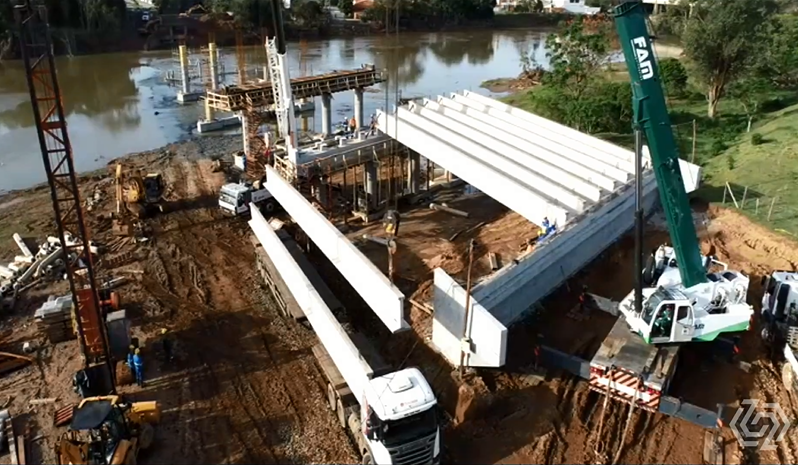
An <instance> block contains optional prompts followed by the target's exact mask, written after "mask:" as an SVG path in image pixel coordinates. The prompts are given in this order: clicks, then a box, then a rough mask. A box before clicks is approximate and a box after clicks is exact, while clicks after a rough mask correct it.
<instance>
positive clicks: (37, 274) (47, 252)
mask: <svg viewBox="0 0 798 465" xmlns="http://www.w3.org/2000/svg"><path fill="white" fill-rule="evenodd" d="M14 241H15V242H16V243H17V245H18V246H19V249H20V251H21V252H22V255H17V256H16V257H14V260H13V261H12V262H10V263H9V264H8V265H7V266H2V265H0V296H5V295H11V294H15V295H16V294H19V293H20V292H23V291H24V290H26V289H27V288H28V287H29V286H32V285H33V284H36V283H38V282H40V281H42V280H44V279H63V278H62V277H63V270H64V264H65V262H64V257H63V253H62V250H61V240H60V239H59V238H57V237H54V236H49V237H48V238H47V239H46V240H45V241H42V243H40V244H39V245H38V250H37V251H36V253H35V254H34V253H33V252H31V250H30V248H29V247H28V245H27V244H26V243H25V241H24V240H23V239H22V237H21V236H20V235H19V234H16V233H15V234H14ZM66 243H67V245H68V246H73V245H77V244H78V242H77V241H76V240H75V238H73V237H72V235H70V234H69V233H66ZM89 249H90V252H91V253H92V254H96V253H97V252H98V249H97V247H96V246H95V245H90V246H89ZM79 251H80V248H79V247H78V248H76V249H75V252H73V253H72V254H71V255H73V256H70V257H68V258H69V259H70V260H74V259H75V258H76V257H75V256H74V253H77V252H79Z"/></svg>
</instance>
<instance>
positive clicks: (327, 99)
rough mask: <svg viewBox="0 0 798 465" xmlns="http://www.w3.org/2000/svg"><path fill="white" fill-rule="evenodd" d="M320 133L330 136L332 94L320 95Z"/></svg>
mask: <svg viewBox="0 0 798 465" xmlns="http://www.w3.org/2000/svg"><path fill="white" fill-rule="evenodd" d="M321 132H322V134H324V135H330V134H332V94H321Z"/></svg>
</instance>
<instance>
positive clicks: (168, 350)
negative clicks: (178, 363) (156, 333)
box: [161, 328, 174, 362]
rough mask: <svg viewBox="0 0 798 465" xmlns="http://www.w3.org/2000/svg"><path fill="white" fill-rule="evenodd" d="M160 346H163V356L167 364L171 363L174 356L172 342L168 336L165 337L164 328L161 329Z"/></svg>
mask: <svg viewBox="0 0 798 465" xmlns="http://www.w3.org/2000/svg"><path fill="white" fill-rule="evenodd" d="M161 344H162V345H163V356H164V359H165V360H166V361H167V362H171V361H173V360H174V354H173V353H172V341H171V340H170V338H169V336H168V335H167V331H166V328H163V329H161Z"/></svg>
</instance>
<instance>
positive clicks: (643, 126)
mask: <svg viewBox="0 0 798 465" xmlns="http://www.w3.org/2000/svg"><path fill="white" fill-rule="evenodd" d="M613 15H614V17H615V23H616V26H617V30H618V36H619V39H620V43H621V47H622V48H623V54H624V58H625V60H626V64H627V67H628V69H629V76H630V77H631V83H632V94H633V104H634V113H635V114H634V121H635V122H634V124H635V132H636V134H637V135H638V138H639V135H640V134H641V133H645V136H646V139H647V141H648V147H649V151H650V153H651V163H652V168H653V171H654V175H655V177H656V179H657V187H658V189H659V196H660V202H661V203H662V208H663V210H664V212H665V218H666V220H667V224H668V231H669V233H670V237H671V241H672V243H673V247H667V246H662V247H660V248H659V249H658V250H657V251H656V252H655V253H654V254H653V256H652V259H651V260H650V261H649V269H647V270H646V271H645V272H643V270H642V266H641V261H642V258H641V254H640V250H639V249H640V246H639V244H641V243H642V232H641V231H642V222H643V220H642V212H640V211H639V209H638V218H637V231H636V232H637V238H636V239H637V240H636V242H637V244H638V250H637V251H636V252H637V263H638V278H637V280H636V282H637V285H636V289H635V291H634V292H632V293H630V294H629V295H628V296H627V297H626V298H625V299H623V300H622V301H621V302H620V303H619V304H618V305H617V311H618V312H620V314H622V315H623V316H624V317H625V320H626V323H627V324H628V325H629V327H630V328H631V329H632V331H633V332H635V333H638V334H640V335H641V336H642V337H643V339H644V340H645V341H646V342H647V343H654V344H659V343H680V342H690V341H712V340H714V339H715V338H717V337H718V336H719V335H720V334H722V333H727V332H738V331H744V330H747V329H748V327H749V324H750V321H751V315H752V314H753V309H752V307H751V306H750V305H748V303H747V302H746V298H747V295H748V284H749V278H748V277H747V276H745V275H743V274H742V273H739V272H735V271H730V270H729V269H728V267H726V266H725V265H723V264H722V263H720V262H715V264H717V265H720V266H721V268H722V269H721V270H720V271H719V272H715V273H709V270H710V268H711V265H712V264H713V261H712V260H710V259H708V258H707V257H702V256H701V252H700V249H699V246H698V238H697V235H696V229H695V225H694V224H693V216H692V211H691V209H690V203H689V200H688V198H687V193H686V192H685V189H684V181H683V179H682V175H681V171H680V169H679V150H678V147H677V144H676V140H675V138H674V135H673V129H672V126H671V121H670V116H669V115H668V108H667V105H666V102H665V95H664V92H663V90H662V84H661V79H660V74H659V67H658V65H657V62H656V60H655V57H654V50H653V47H652V43H651V37H650V36H649V34H648V28H647V24H646V14H645V11H644V10H643V4H642V3H641V2H639V1H631V2H626V3H622V4H620V5H619V6H617V7H615V9H614V11H613ZM638 145H640V144H638ZM639 152H640V151H639V150H638V155H637V157H638V159H639V158H640V153H639ZM638 164H639V161H638ZM639 178H640V176H638V179H639ZM641 281H644V282H641ZM643 285H646V286H649V287H647V288H643Z"/></svg>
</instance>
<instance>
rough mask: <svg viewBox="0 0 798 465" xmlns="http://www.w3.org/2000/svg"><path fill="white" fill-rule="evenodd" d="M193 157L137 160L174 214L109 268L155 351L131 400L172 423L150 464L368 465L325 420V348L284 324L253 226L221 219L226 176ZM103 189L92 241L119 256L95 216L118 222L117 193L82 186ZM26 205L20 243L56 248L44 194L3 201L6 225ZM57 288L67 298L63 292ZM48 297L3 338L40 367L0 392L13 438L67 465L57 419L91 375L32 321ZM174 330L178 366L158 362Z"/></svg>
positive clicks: (15, 320)
mask: <svg viewBox="0 0 798 465" xmlns="http://www.w3.org/2000/svg"><path fill="white" fill-rule="evenodd" d="M178 148H182V149H185V147H178ZM181 151H185V150H175V151H172V152H170V153H157V154H151V155H149V156H144V157H140V158H139V159H137V160H136V161H137V163H138V164H140V165H141V166H146V167H147V168H146V169H149V170H151V171H154V170H158V171H160V172H162V173H163V174H164V175H165V177H166V180H167V182H168V183H169V185H170V186H171V192H170V193H169V198H170V199H172V200H174V201H173V202H172V204H171V206H170V210H174V211H171V212H169V213H167V214H165V215H162V216H160V217H157V218H154V219H151V220H148V221H149V222H150V224H151V226H152V230H153V239H152V240H151V241H150V242H148V243H145V244H139V245H132V244H128V245H125V246H123V247H121V248H119V249H118V250H116V251H115V252H113V253H107V254H105V255H103V256H102V257H101V262H100V263H99V264H98V268H99V269H100V274H101V276H127V277H129V278H130V281H129V283H128V284H126V285H124V286H122V287H120V288H119V292H120V294H121V297H122V299H123V307H124V308H125V309H126V310H127V311H128V315H129V316H130V317H131V318H132V321H133V326H134V327H133V332H134V336H137V337H139V338H140V341H141V342H142V344H143V346H144V347H143V356H144V360H145V385H144V387H143V388H138V387H133V386H125V387H123V388H122V389H121V392H123V393H125V394H128V395H130V396H131V397H132V398H133V399H141V400H157V401H159V402H160V405H161V408H162V410H163V419H162V424H161V425H160V426H159V427H158V429H157V433H156V443H155V446H154V447H153V449H152V450H151V451H148V452H147V453H146V454H145V455H144V456H143V457H141V462H140V463H187V464H188V463H353V462H356V461H358V459H357V457H356V455H355V452H354V449H353V447H352V446H351V444H350V442H349V440H348V438H347V436H346V435H345V433H344V431H343V430H342V429H341V428H340V427H339V426H338V425H337V422H336V421H335V420H334V417H333V415H332V413H331V412H329V410H328V408H327V407H326V403H325V396H324V387H325V385H324V384H323V381H322V377H321V376H322V375H321V373H320V371H319V370H318V368H317V365H316V363H315V359H314V358H313V355H312V353H311V351H310V348H311V346H312V344H313V343H314V339H315V336H313V334H312V333H311V332H309V331H308V330H305V329H304V328H301V327H300V326H298V325H293V324H289V323H288V322H286V321H284V320H283V319H281V318H279V316H278V313H277V312H276V310H275V306H274V305H273V304H272V302H271V301H270V300H269V297H268V296H267V295H266V294H265V293H264V292H262V291H261V288H260V286H259V284H258V281H257V279H256V277H255V273H256V272H255V267H254V266H253V263H254V254H253V252H252V248H251V246H245V245H246V244H248V243H249V242H248V239H247V231H248V227H247V225H246V222H245V221H242V220H237V219H231V218H228V217H226V216H224V215H223V214H222V213H221V211H220V210H219V209H218V207H217V204H216V199H217V197H216V195H217V192H218V188H219V187H220V185H221V184H222V183H223V181H224V175H223V174H221V173H212V172H211V169H210V160H208V159H201V160H200V159H194V158H189V157H186V156H184V155H181V154H180V152H181ZM98 183H100V184H101V185H102V186H103V189H104V190H105V195H104V197H103V198H104V199H105V200H104V201H103V202H102V203H101V205H99V206H95V208H94V212H93V214H92V215H91V229H92V231H94V234H93V235H92V239H94V240H96V241H97V242H100V243H105V244H114V242H113V239H112V238H111V236H110V234H109V231H108V229H109V225H108V224H106V223H105V222H101V221H99V220H97V214H99V213H101V212H107V211H110V209H111V208H113V205H114V202H113V200H112V199H113V192H112V190H111V189H112V187H113V184H112V183H108V182H107V181H102V180H101V177H100V176H95V177H91V178H89V179H86V180H85V181H84V182H83V183H82V186H83V190H84V191H85V192H86V193H88V192H93V191H94V188H95V186H96V185H97V184H98ZM20 196H24V198H25V205H26V211H25V214H24V218H25V220H24V221H25V222H27V226H29V227H28V228H27V229H21V230H19V231H20V233H21V234H23V236H26V237H27V236H30V237H33V238H40V237H44V236H46V234H48V233H49V234H52V231H50V230H49V226H50V224H51V221H50V218H51V217H52V213H51V207H50V206H49V202H48V200H49V198H48V192H47V190H46V189H36V190H34V191H33V192H29V193H24V194H11V195H10V196H9V197H7V198H4V199H2V200H3V201H4V202H0V223H6V224H8V223H14V222H18V221H19V216H20V215H19V211H17V210H16V209H14V208H13V205H12V206H9V203H12V202H15V199H17V198H23V197H20ZM84 196H85V194H84ZM2 203H4V204H5V206H6V208H4V207H3V205H2ZM5 229H8V228H4V230H5ZM6 236H7V237H6ZM15 247H16V246H15V245H14V243H13V241H12V240H11V238H10V234H8V235H4V236H3V238H2V248H0V256H3V257H6V256H9V255H10V256H11V257H13V253H18V252H16V251H15V250H14V248H15ZM125 257H127V258H126V259H125ZM115 258H121V259H122V260H121V261H115V260H114V259H115ZM107 263H114V265H113V266H111V265H105V264H107ZM55 287H56V288H60V289H58V291H59V292H60V293H64V292H65V291H66V286H65V284H64V283H58V284H57V285H56V286H55ZM50 292H54V288H53V287H48V288H44V289H35V290H33V291H32V292H30V293H28V294H26V295H25V296H24V297H23V299H22V300H21V301H20V302H19V304H18V305H17V307H16V308H15V311H14V313H13V315H7V316H3V318H2V320H0V321H2V331H4V332H7V333H13V335H11V336H9V337H7V338H6V339H5V342H6V346H8V347H7V350H11V349H13V350H15V351H18V350H19V346H20V345H21V343H22V342H23V341H36V343H37V344H38V345H39V346H40V347H41V349H40V350H39V363H38V364H37V366H31V367H28V368H26V369H23V370H21V371H18V372H16V373H14V374H12V375H10V376H6V377H4V378H2V379H0V392H2V396H3V397H5V396H8V398H9V399H10V403H9V408H10V410H11V412H12V414H13V415H16V416H18V418H19V420H18V421H17V422H16V425H15V426H16V427H17V428H18V431H19V430H20V429H22V431H28V433H27V434H28V438H29V440H31V439H33V438H35V440H31V441H30V442H31V450H30V452H29V460H30V461H29V463H54V462H55V457H54V452H53V447H54V444H55V441H56V439H57V437H58V434H59V433H60V431H59V430H57V429H55V428H54V427H53V426H52V421H53V419H52V415H53V412H54V411H55V409H56V408H57V407H61V406H63V405H67V404H69V403H74V402H76V401H77V395H76V394H74V393H73V392H72V391H71V377H72V375H73V373H74V372H75V371H76V370H77V369H79V368H80V363H81V362H80V359H79V356H78V346H77V342H76V341H71V342H67V343H61V344H58V345H56V346H52V345H51V344H49V342H47V341H46V340H45V339H44V338H43V337H40V336H38V335H37V334H36V331H35V326H34V325H33V324H32V315H33V311H34V310H35V308H36V307H37V306H38V305H40V304H41V301H42V300H43V299H44V298H46V296H47V295H48V294H49V293H50ZM162 328H166V329H168V334H170V337H171V338H172V339H173V340H174V341H175V352H176V361H175V362H174V363H166V362H165V361H164V360H163V359H162V358H161V354H160V353H159V350H158V347H159V345H158V342H159V340H158V338H159V337H160V335H159V334H160V330H161V329H162ZM2 334H4V333H2ZM47 397H57V398H58V400H57V402H56V403H54V404H48V405H38V406H35V407H31V406H29V401H30V400H31V399H33V398H47ZM0 462H3V459H0ZM3 463H8V462H3Z"/></svg>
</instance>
